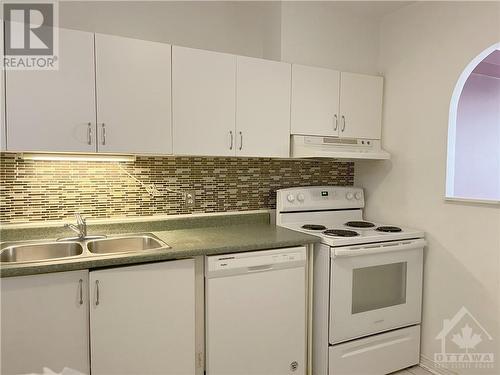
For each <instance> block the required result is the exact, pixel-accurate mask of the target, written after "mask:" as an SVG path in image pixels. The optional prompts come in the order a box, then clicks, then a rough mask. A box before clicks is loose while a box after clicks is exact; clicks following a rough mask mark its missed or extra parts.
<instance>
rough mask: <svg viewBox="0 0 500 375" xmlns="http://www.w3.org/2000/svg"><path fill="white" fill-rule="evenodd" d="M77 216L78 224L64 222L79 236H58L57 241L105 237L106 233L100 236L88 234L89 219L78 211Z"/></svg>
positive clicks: (66, 226)
mask: <svg viewBox="0 0 500 375" xmlns="http://www.w3.org/2000/svg"><path fill="white" fill-rule="evenodd" d="M75 217H76V225H75V224H64V228H68V229H71V230H72V231H74V232H75V233H76V234H78V237H64V238H58V239H57V241H85V240H90V239H96V238H105V237H106V236H104V235H98V236H88V235H87V221H86V220H85V219H84V218H83V217H82V215H81V214H80V213H78V212H76V213H75Z"/></svg>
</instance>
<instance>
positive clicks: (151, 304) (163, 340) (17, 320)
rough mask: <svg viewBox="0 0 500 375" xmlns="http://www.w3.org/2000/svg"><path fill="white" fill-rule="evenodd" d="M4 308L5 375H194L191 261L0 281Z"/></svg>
mask: <svg viewBox="0 0 500 375" xmlns="http://www.w3.org/2000/svg"><path fill="white" fill-rule="evenodd" d="M89 280H90V285H89ZM89 286H90V287H89ZM1 302H2V304H1V313H2V315H1V344H2V345H1V361H0V364H1V365H0V369H1V371H0V373H1V374H2V375H17V374H28V373H37V374H40V373H43V368H44V367H47V368H49V369H51V370H52V371H54V372H56V373H60V372H61V371H62V370H63V369H64V368H65V367H66V368H69V369H73V370H76V371H78V372H81V373H83V374H90V373H92V375H112V374H117V375H118V374H119V375H126V374H134V375H137V374H141V375H146V374H162V375H184V374H186V375H187V374H189V375H194V374H195V373H198V372H199V368H200V366H201V358H202V357H201V355H202V354H199V356H198V357H199V358H198V366H196V365H197V361H196V354H195V353H196V345H197V342H196V341H195V339H196V335H195V329H197V328H196V324H195V261H194V260H193V259H185V260H175V261H169V262H158V263H150V264H144V265H136V266H128V267H116V268H109V269H103V270H97V271H91V272H90V273H89V271H86V270H85V271H72V272H61V273H51V274H44V275H33V276H20V277H9V278H3V279H1ZM89 307H90V319H89ZM89 336H90V339H89ZM89 342H90V352H89ZM196 367H198V369H197V368H196ZM196 371H198V372H196Z"/></svg>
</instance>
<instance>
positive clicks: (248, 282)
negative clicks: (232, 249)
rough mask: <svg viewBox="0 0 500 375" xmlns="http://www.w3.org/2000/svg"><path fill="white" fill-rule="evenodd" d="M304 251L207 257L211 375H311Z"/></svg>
mask: <svg viewBox="0 0 500 375" xmlns="http://www.w3.org/2000/svg"><path fill="white" fill-rule="evenodd" d="M306 262H307V252H306V248H305V247H294V248H287V249H277V250H265V251H255V252H247V253H237V254H226V255H217V256H209V257H207V263H206V268H205V270H206V271H205V274H206V295H205V296H206V371H207V375H282V374H283V375H290V374H293V375H295V374H300V375H304V374H305V373H306V368H307V366H306V347H307V346H306V306H307V304H306V297H307V296H306V281H307V280H306V277H307V274H306Z"/></svg>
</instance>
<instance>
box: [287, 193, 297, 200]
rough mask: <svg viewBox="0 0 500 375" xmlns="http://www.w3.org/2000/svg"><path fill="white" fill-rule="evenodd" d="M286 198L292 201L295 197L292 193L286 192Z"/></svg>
mask: <svg viewBox="0 0 500 375" xmlns="http://www.w3.org/2000/svg"><path fill="white" fill-rule="evenodd" d="M286 199H288V202H293V201H294V200H295V197H294V195H293V194H288V196H287V197H286Z"/></svg>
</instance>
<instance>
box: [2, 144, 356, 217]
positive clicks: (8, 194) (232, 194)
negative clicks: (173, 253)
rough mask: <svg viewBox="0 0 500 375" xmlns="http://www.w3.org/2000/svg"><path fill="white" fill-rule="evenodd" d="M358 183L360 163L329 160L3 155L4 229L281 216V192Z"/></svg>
mask: <svg viewBox="0 0 500 375" xmlns="http://www.w3.org/2000/svg"><path fill="white" fill-rule="evenodd" d="M131 176H133V177H131ZM353 180H354V163H351V162H336V161H332V160H326V159H323V160H313V159H310V160H292V159H290V160H285V159H264V158H215V157H207V158H202V157H138V158H137V159H136V161H135V162H120V163H118V162H97V161H93V162H87V161H85V162H83V161H28V160H22V159H20V158H18V157H16V155H15V154H2V155H1V156H0V223H3V224H6V223H24V222H34V221H48V220H62V219H71V220H72V218H73V213H74V212H80V213H82V214H83V215H84V216H85V217H90V218H118V217H133V216H152V215H176V214H187V213H203V212H224V211H247V210H257V209H266V208H275V206H276V199H275V192H276V189H280V188H285V187H293V186H311V185H339V186H340V185H352V184H353ZM172 190H173V191H172ZM186 190H193V191H194V192H195V197H196V201H195V205H194V207H192V208H188V207H186V205H185V202H184V198H183V196H182V193H179V192H185V191H186Z"/></svg>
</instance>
